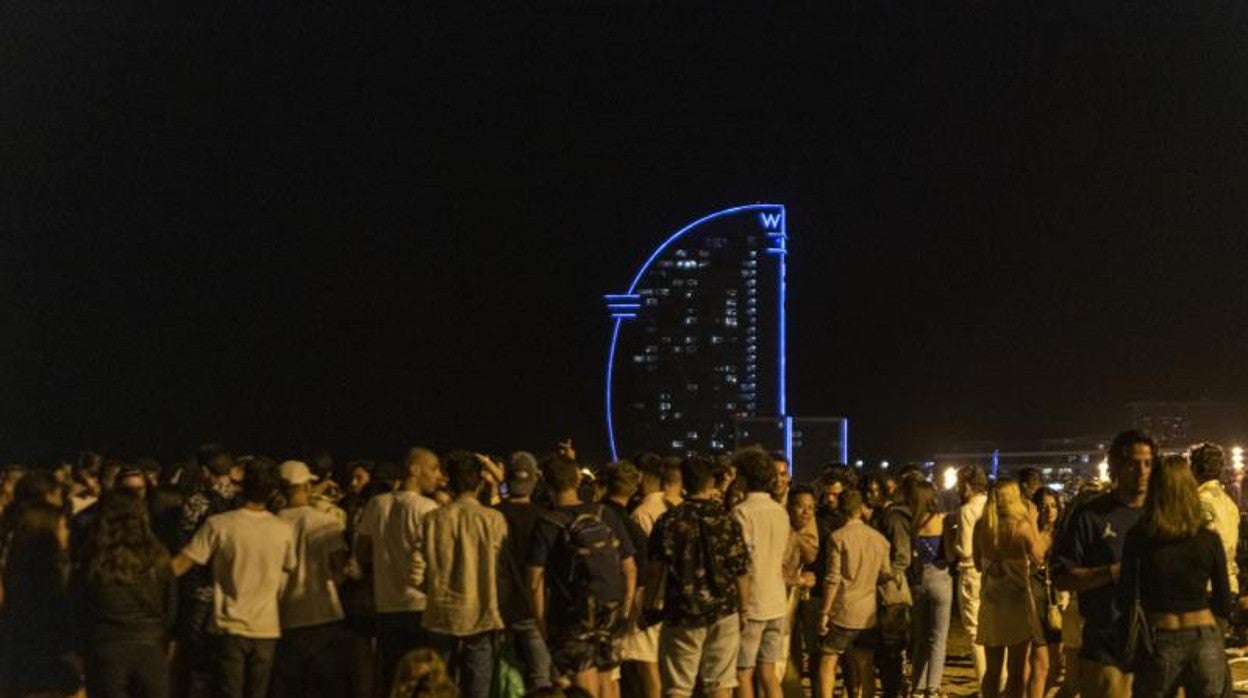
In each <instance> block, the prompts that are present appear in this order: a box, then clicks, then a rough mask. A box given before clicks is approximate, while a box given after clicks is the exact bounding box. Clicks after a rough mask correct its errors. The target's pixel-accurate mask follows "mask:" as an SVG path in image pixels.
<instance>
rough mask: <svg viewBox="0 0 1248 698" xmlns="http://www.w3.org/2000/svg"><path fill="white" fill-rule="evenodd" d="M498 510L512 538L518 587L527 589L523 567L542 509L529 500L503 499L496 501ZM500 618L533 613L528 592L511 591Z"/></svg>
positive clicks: (527, 616)
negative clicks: (514, 592)
mask: <svg viewBox="0 0 1248 698" xmlns="http://www.w3.org/2000/svg"><path fill="white" fill-rule="evenodd" d="M498 511H499V512H500V513H501V514H502V515H503V518H504V519H506V520H507V535H508V536H509V537H510V538H511V554H512V561H513V562H514V563H515V567H514V569H515V572H516V574H517V575H518V576H519V577H520V579H518V580H517V581H518V582H520V586H518V587H516V588H518V589H528V584H527V583H525V581H524V568H525V565H527V564H528V555H529V545H530V544H531V541H532V539H533V527H534V526H536V525H537V520H538V519H539V518H540V517H541V515H542V509H541V508H540V507H538V506H537V505H536V504H533V503H531V502H512V501H504V502H500V503H499V504H498ZM500 610H501V611H502V614H503V620H504V621H506V622H507V623H509V624H510V623H514V622H516V621H520V620H528V619H530V618H532V617H533V600H532V598H531V597H530V596H529V595H528V594H527V593H524V594H511V595H509V596H508V598H507V600H506V601H505V602H504V607H503V608H502V609H500Z"/></svg>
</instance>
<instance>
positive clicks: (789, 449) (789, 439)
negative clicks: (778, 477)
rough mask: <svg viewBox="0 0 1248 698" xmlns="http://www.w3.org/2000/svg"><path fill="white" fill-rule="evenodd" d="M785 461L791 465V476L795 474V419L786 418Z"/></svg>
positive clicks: (787, 416)
mask: <svg viewBox="0 0 1248 698" xmlns="http://www.w3.org/2000/svg"><path fill="white" fill-rule="evenodd" d="M784 460H785V462H786V463H788V464H789V475H792V474H793V418H792V417H790V416H789V415H787V414H786V415H785V416H784Z"/></svg>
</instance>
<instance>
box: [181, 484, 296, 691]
mask: <svg viewBox="0 0 1248 698" xmlns="http://www.w3.org/2000/svg"><path fill="white" fill-rule="evenodd" d="M277 486H278V479H277V473H276V472H274V468H273V465H272V463H270V462H263V461H252V462H250V463H248V464H247V467H246V470H245V471H244V474H243V487H242V497H243V507H242V508H241V509H235V510H234V511H231V512H227V513H224V514H216V515H215V516H210V517H208V520H207V521H205V522H204V524H203V525H202V526H200V528H199V530H198V531H196V532H195V536H194V537H193V538H191V542H190V543H189V544H188V545H187V546H186V547H185V548H183V550H182V552H181V553H180V554H179V555H178V556H177V557H175V558H174V559H173V571H174V574H176V575H179V576H180V575H182V574H185V573H186V572H187V571H188V570H190V569H191V568H192V567H194V566H195V565H210V566H211V568H212V579H213V590H212V611H213V613H212V632H213V633H214V634H216V635H217V638H216V639H217V651H216V653H215V655H216V656H215V676H214V677H213V681H214V683H215V690H214V691H213V693H214V695H216V696H218V697H219V698H266V696H267V695H268V691H269V676H270V674H271V672H272V670H273V655H274V653H275V651H276V649H277V640H278V638H279V637H281V634H282V623H281V615H280V612H279V610H278V609H279V600H280V598H281V594H282V587H283V585H284V584H285V582H286V577H287V574H288V573H290V572H291V571H293V570H294V569H295V566H296V559H295V541H294V531H293V530H292V529H291V526H290V524H288V523H286V522H285V521H283V520H281V519H279V518H278V517H276V516H274V515H273V514H270V513H269V512H268V510H267V509H266V508H265V507H266V505H267V504H268V502H269V500H270V499H271V498H272V497H273V494H274V493H275V492H276V491H277Z"/></svg>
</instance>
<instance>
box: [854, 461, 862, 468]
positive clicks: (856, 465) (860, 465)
mask: <svg viewBox="0 0 1248 698" xmlns="http://www.w3.org/2000/svg"><path fill="white" fill-rule="evenodd" d="M862 466H863V462H862V461H860V460H856V461H854V467H856V468H861V467H862Z"/></svg>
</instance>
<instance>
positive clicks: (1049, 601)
mask: <svg viewBox="0 0 1248 698" xmlns="http://www.w3.org/2000/svg"><path fill="white" fill-rule="evenodd" d="M1044 600H1045V610H1044V622H1045V624H1046V625H1048V626H1049V632H1054V633H1060V632H1061V631H1062V607H1061V606H1059V605H1058V604H1057V594H1056V592H1054V591H1053V580H1052V579H1050V578H1049V566H1048V565H1045V566H1044Z"/></svg>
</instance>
